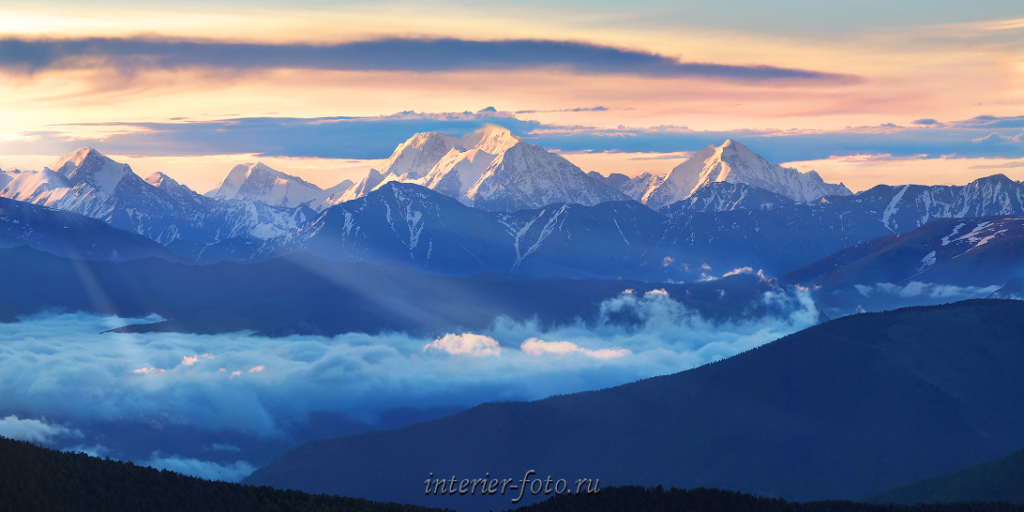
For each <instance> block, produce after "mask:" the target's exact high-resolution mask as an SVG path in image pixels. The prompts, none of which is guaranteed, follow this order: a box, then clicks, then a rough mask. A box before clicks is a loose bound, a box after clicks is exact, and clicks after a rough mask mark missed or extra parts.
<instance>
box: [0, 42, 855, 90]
mask: <svg viewBox="0 0 1024 512" xmlns="http://www.w3.org/2000/svg"><path fill="white" fill-rule="evenodd" d="M96 65H110V66H115V67H117V68H121V69H125V70H136V69H146V68H159V69H178V68H187V67H195V66H199V67H217V68H230V69H270V68H302V69H321V70H359V71H412V72H424V73H429V72H443V71H469V70H511V69H530V68H543V67H555V68H561V69H564V70H566V71H569V72H573V73H579V74H598V75H603V74H626V75H637V76H645V77H654V78H680V77H697V78H712V79H720V80H729V81H738V82H753V83H758V82H800V83H822V84H843V83H850V82H856V81H859V79H858V78H857V77H854V76H850V75H841V74H834V73H823V72H818V71H810V70H803V69H791V68H779V67H773V66H736V65H726V64H714V63H698V62H680V61H679V60H676V59H674V58H671V57H666V56H663V55H658V54H655V53H648V52H641V51H634V50H626V49H620V48H613V47H609V46H600V45H594V44H588V43H578V42H565V41H543V40H509V41H468V40H462V39H379V40H373V41H356V42H349V43H342V44H333V45H306V44H282V45H270V44H238V43H222V42H214V41H188V40H171V39H153V38H84V39H35V40H32V39H19V38H5V39H0V68H6V69H8V70H10V71H20V72H27V73H32V72H35V71H39V70H45V69H65V68H79V67H83V66H96Z"/></svg>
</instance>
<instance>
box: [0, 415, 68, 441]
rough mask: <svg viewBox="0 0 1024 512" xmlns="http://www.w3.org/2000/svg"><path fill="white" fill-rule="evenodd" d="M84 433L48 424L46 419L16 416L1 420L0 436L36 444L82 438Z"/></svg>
mask: <svg viewBox="0 0 1024 512" xmlns="http://www.w3.org/2000/svg"><path fill="white" fill-rule="evenodd" d="M81 435H82V433H81V432H79V431H78V430H75V429H70V428H68V427H65V426H63V425H58V424H55V423H48V422H47V421H46V419H33V418H19V417H17V416H15V415H13V414H12V415H10V416H7V417H6V418H3V419H0V436H4V437H7V438H10V439H18V440H21V441H32V442H34V443H49V442H51V441H53V440H54V439H56V438H58V437H64V436H71V437H81Z"/></svg>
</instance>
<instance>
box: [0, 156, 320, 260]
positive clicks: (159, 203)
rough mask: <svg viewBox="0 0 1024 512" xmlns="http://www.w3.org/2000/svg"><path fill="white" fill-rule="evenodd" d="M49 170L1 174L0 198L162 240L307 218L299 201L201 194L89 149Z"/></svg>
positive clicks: (262, 231) (287, 224) (246, 231)
mask: <svg viewBox="0 0 1024 512" xmlns="http://www.w3.org/2000/svg"><path fill="white" fill-rule="evenodd" d="M54 168H56V169H57V170H56V171H54V170H52V169H50V168H44V169H43V170H42V171H38V172H28V171H21V172H18V173H10V174H7V177H8V178H11V179H10V180H9V182H8V183H7V184H6V185H5V186H4V187H3V189H2V190H0V197H5V198H8V199H14V200H17V201H23V202H27V203H32V204H36V205H41V206H47V207H50V208H53V209H57V210H62V211H66V212H73V213H78V214H81V215H85V216H86V217H92V218H94V219H99V220H102V221H105V222H107V223H109V224H111V225H113V226H115V227H118V228H121V229H124V230H126V231H131V232H134V233H138V234H141V235H144V236H146V237H148V238H151V239H153V240H156V241H157V242H160V243H162V244H166V243H169V242H172V241H174V240H178V239H186V240H195V241H200V242H214V241H217V240H222V239H227V238H237V237H256V238H261V237H262V238H268V237H272V236H277V235H279V234H281V233H283V232H285V231H287V230H289V229H293V228H295V227H296V226H298V225H300V224H304V223H305V222H306V221H307V219H308V218H310V217H312V216H313V215H314V212H313V211H312V210H311V209H309V208H308V207H304V206H299V207H296V208H285V207H277V206H271V205H268V204H266V203H264V202H260V201H237V200H231V201H217V200H214V199H211V198H206V197H203V196H200V195H199V194H196V193H195V192H193V191H192V190H190V189H189V188H188V187H186V186H184V185H181V184H179V183H177V182H176V181H174V180H172V179H170V178H169V177H168V176H167V175H165V174H163V173H155V174H154V175H152V176H150V177H149V178H147V179H146V180H143V179H142V178H141V177H139V176H138V175H137V174H135V172H133V171H132V170H131V167H129V166H128V165H127V164H121V163H118V162H114V161H113V160H111V159H110V158H108V157H106V156H104V155H102V154H101V153H100V152H99V151H97V150H95V149H93V148H81V149H79V150H77V151H75V152H73V153H71V154H69V155H67V156H65V157H63V158H61V159H60V160H58V161H57V163H56V164H55V165H54Z"/></svg>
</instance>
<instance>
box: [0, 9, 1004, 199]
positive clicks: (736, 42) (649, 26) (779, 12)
mask: <svg viewBox="0 0 1024 512" xmlns="http://www.w3.org/2000/svg"><path fill="white" fill-rule="evenodd" d="M486 123H495V124H500V125H503V126H506V127H508V128H510V129H512V130H513V131H515V132H516V133H518V134H520V135H522V136H523V137H524V138H525V139H526V140H528V141H529V142H531V143H535V144H540V145H542V146H544V147H546V148H548V149H551V150H555V151H559V152H560V153H562V154H563V155H564V156H566V158H568V159H569V160H571V161H573V162H574V163H576V164H577V165H579V166H580V167H581V168H582V169H583V170H585V171H590V170H597V171H598V172H601V173H604V174H609V173H612V172H622V173H625V174H628V175H636V174H639V173H640V172H654V173H661V174H664V173H666V172H668V171H669V170H670V169H671V168H672V167H674V166H675V165H677V164H678V163H679V162H681V161H682V159H683V158H685V156H686V155H688V154H690V153H692V152H693V151H696V150H698V149H700V148H702V147H704V146H706V145H708V144H721V143H722V142H723V141H724V140H725V139H728V138H732V139H735V140H738V141H740V142H742V143H744V144H745V145H747V146H748V147H750V148H751V149H753V150H754V151H755V152H758V153H759V154H762V155H763V156H765V157H766V158H767V159H768V160H769V161H771V162H774V163H780V164H785V165H788V166H793V167H796V168H797V169H799V170H801V171H808V170H811V169H815V170H817V171H818V172H819V173H820V174H821V175H822V176H823V177H824V178H825V179H826V180H828V181H831V182H840V181H841V182H843V183H845V184H846V185H847V186H849V187H850V188H851V189H853V190H863V189H866V188H868V187H870V186H872V185H874V184H878V183H887V184H902V183H921V184H964V183H967V182H969V181H971V180H973V179H975V178H978V177H981V176H987V175H991V174H996V173H1003V174H1006V175H1008V176H1010V177H1011V178H1014V179H1017V180H1020V179H1024V4H1021V2H1019V0H1014V1H987V2H980V3H979V2H966V1H952V0H939V1H923V0H920V1H913V0H905V1H899V2H893V1H886V2H882V1H873V0H859V1H836V2H828V3H822V2H813V1H797V0H789V1H780V2H773V3H771V4H765V3H762V2H754V1H751V0H726V1H720V2H714V3H709V2H680V1H650V0H648V1H637V2H631V3H628V4H627V3H624V2H610V1H598V2H581V1H562V2H537V1H520V2H516V3H514V4H510V3H508V2H494V1H489V0H479V1H474V2H452V1H429V0H428V1H417V2H405V1H398V2H387V1H385V2H328V1H315V0H305V1H292V2H270V1H246V2H240V1H239V2H235V1H221V2H191V1H185V2H182V1H176V2H167V1H152V2H146V3H145V4H144V5H141V4H140V3H137V2H111V1H107V2H104V1H98V2H88V3H87V4H85V3H81V2H59V1H48V0H41V1H36V2H23V1H22V2H10V1H3V0H0V168H2V169H4V170H7V169H10V168H12V167H13V168H23V169H40V168H42V167H43V166H45V165H49V164H50V163H52V162H53V161H54V160H55V159H56V158H57V157H59V156H60V155H62V154H65V153H68V152H70V151H72V150H74V149H76V148H78V147H81V146H86V145H88V146H93V147H96V148H97V149H99V150H100V151H101V152H103V153H104V154H107V155H108V156H112V157H116V158H117V159H118V160H119V161H123V162H126V163H129V164H130V165H132V167H133V169H135V171H136V172H137V173H138V174H140V175H142V176H143V177H145V176H147V175H148V174H150V173H152V172H156V171H161V172H165V173H167V174H168V175H170V176H172V177H174V178H175V179H178V180H179V181H182V182H184V183H185V184H187V185H189V186H191V187H193V188H195V189H197V190H198V191H200V192H205V191H206V190H208V189H210V188H213V187H214V186H215V185H216V184H217V182H218V181H219V180H220V179H222V178H223V177H224V175H226V174H227V171H228V170H229V169H230V168H231V167H232V166H233V165H234V164H237V163H242V162H248V161H256V160H260V161H264V162H265V163H267V164H268V165H271V166H272V167H274V168H276V169H279V170H282V171H284V172H288V173H291V174H295V175H298V176H301V177H303V178H305V179H308V180H309V181H311V182H313V183H315V184H318V185H320V186H323V187H327V186H331V185H334V184H336V183H339V182H341V181H342V180H343V179H357V178H358V177H359V176H360V175H361V174H362V173H365V172H366V171H367V170H368V169H369V168H371V167H373V166H374V165H375V163H376V161H377V160H379V159H383V158H386V157H387V156H388V155H389V154H390V153H391V151H392V150H394V148H395V146H397V145H398V144H400V143H401V142H402V141H404V140H405V139H407V138H408V137H409V136H411V135H413V134H414V133H416V132H420V131H429V130H437V131H442V132H445V133H449V134H452V135H462V134H464V133H468V132H470V131H472V130H475V129H477V128H479V127H481V126H483V125H484V124H486Z"/></svg>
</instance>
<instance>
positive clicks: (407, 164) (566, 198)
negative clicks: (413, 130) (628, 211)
mask: <svg viewBox="0 0 1024 512" xmlns="http://www.w3.org/2000/svg"><path fill="white" fill-rule="evenodd" d="M391 181H399V182H403V183H415V184H417V185H422V186H424V187H427V188H429V189H432V190H436V191H437V192H440V193H442V194H445V195H447V196H450V197H454V198H456V199H458V200H459V201H460V202H462V203H463V204H466V205H469V206H474V207H476V208H480V209H483V210H489V211H516V210H522V209H529V208H540V207H543V206H546V205H549V204H552V203H575V204H582V205H587V206H593V205H596V204H598V203H602V202H606V201H626V200H628V199H629V198H628V197H627V196H626V195H625V194H622V193H621V192H619V191H617V190H614V189H612V188H611V187H609V186H607V185H605V184H604V183H602V182H601V181H599V180H595V179H594V178H592V177H590V176H587V175H586V173H584V172H583V171H582V170H580V168H579V167H576V166H575V165H573V164H572V163H571V162H569V161H568V160H566V159H565V158H563V157H562V156H559V155H557V154H554V153H551V152H549V151H547V150H546V149H544V148H542V147H540V146H536V145H532V144H529V143H527V142H525V141H523V139H522V138H521V137H519V136H518V135H515V134H513V133H512V132H511V131H509V130H508V129H506V128H503V127H500V126H495V125H490V126H487V127H485V128H483V129H481V130H478V131H476V132H473V133H471V134H469V135H466V136H464V137H461V138H458V137H452V136H450V135H445V134H443V133H439V132H426V133H418V134H416V135H414V136H413V137H411V138H410V139H409V140H407V141H405V142H403V143H402V144H399V146H398V147H397V148H396V149H395V151H394V153H392V155H391V156H390V157H389V158H388V159H387V160H385V161H384V163H383V164H382V165H381V167H380V170H379V172H376V171H370V173H368V174H367V176H366V177H365V178H363V179H362V180H360V182H359V183H357V184H356V185H357V189H350V190H349V191H348V192H346V194H345V195H344V199H345V200H351V199H356V198H358V197H362V196H363V195H365V194H366V193H368V192H370V191H371V190H374V189H376V188H379V187H380V186H382V185H383V184H385V183H388V182H391Z"/></svg>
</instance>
